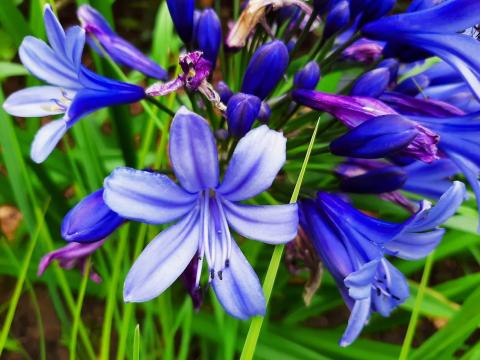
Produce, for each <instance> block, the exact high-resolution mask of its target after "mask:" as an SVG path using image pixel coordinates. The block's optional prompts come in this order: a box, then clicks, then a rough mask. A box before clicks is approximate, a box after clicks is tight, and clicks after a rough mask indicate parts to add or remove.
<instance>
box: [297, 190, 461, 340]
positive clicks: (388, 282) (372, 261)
mask: <svg viewBox="0 0 480 360" xmlns="http://www.w3.org/2000/svg"><path fill="white" fill-rule="evenodd" d="M464 197H465V186H464V185H463V184H462V183H460V182H454V184H453V185H452V186H451V187H450V189H449V190H448V191H447V192H446V193H445V194H444V195H443V196H442V197H441V198H440V200H439V201H438V203H437V204H436V206H435V207H431V204H430V203H429V202H428V201H425V200H424V201H423V202H422V203H421V205H420V210H419V211H418V212H417V213H416V214H414V215H413V216H412V217H411V218H409V219H408V220H407V221H405V222H404V223H401V224H397V223H390V222H386V221H383V220H379V219H376V218H373V217H370V216H367V215H365V214H363V213H362V212H360V211H358V210H357V209H355V208H353V207H352V206H351V205H349V204H348V203H346V202H344V201H342V200H341V199H340V198H339V197H337V196H335V195H331V194H327V193H319V194H318V196H317V198H316V199H315V200H303V201H301V202H300V213H301V214H300V223H301V226H302V228H303V229H304V230H305V231H306V232H307V234H308V235H309V237H310V239H311V240H312V242H313V244H314V246H315V248H316V250H317V252H318V254H319V256H320V258H321V260H322V262H323V264H324V265H325V266H326V267H327V269H328V270H329V271H330V273H331V274H332V276H333V277H334V279H335V281H336V282H337V285H338V287H339V290H340V292H341V294H342V296H343V298H344V300H345V302H346V304H347V306H348V307H349V308H350V310H351V314H350V319H349V321H348V325H347V328H346V330H345V332H344V334H343V337H342V339H341V340H340V345H341V346H348V345H350V344H351V343H352V342H353V341H355V339H356V338H357V337H358V336H359V334H360V332H361V331H362V329H363V327H364V326H365V324H366V322H367V321H368V319H369V318H370V315H371V313H373V312H378V313H380V314H381V315H382V316H389V314H390V313H391V312H392V311H393V310H394V309H395V308H396V307H398V306H399V305H400V304H402V303H403V302H404V301H405V300H406V299H407V298H408V296H409V289H408V284H407V281H406V279H405V277H404V276H403V274H402V273H401V272H400V271H399V270H398V269H396V268H395V267H394V266H393V265H392V264H391V263H390V262H389V261H388V260H387V258H386V256H388V255H389V256H395V257H399V258H402V259H406V260H417V259H421V258H423V257H425V256H427V255H428V254H429V253H430V252H431V251H432V250H433V249H435V247H436V246H437V245H438V243H439V242H440V240H441V239H442V237H443V234H444V230H443V229H439V228H438V226H439V225H441V224H443V223H444V222H445V221H446V220H447V219H448V218H450V217H451V216H452V215H453V214H454V213H455V211H456V209H457V208H458V207H459V206H460V204H461V203H462V202H463V200H464Z"/></svg>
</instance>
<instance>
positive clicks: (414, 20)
mask: <svg viewBox="0 0 480 360" xmlns="http://www.w3.org/2000/svg"><path fill="white" fill-rule="evenodd" d="M479 17H480V2H478V1H471V0H449V1H445V2H443V3H441V4H439V5H437V6H433V7H431V8H427V9H424V10H421V11H415V12H410V13H405V14H399V15H394V16H390V17H386V18H383V19H380V20H377V21H375V22H373V23H370V24H367V25H366V26H365V27H364V28H363V29H362V31H363V33H364V34H365V35H367V36H368V37H371V38H374V39H379V40H385V41H389V42H391V43H392V44H400V45H408V46H413V47H415V48H419V49H421V50H424V51H426V52H428V53H431V54H434V55H437V56H438V57H440V58H442V59H443V60H444V61H445V62H447V63H449V64H450V65H451V66H452V67H454V68H455V69H456V70H457V71H458V72H459V73H460V74H461V75H462V76H463V77H464V78H465V80H466V81H467V83H468V84H469V85H470V87H471V88H472V91H473V92H474V93H475V94H476V96H477V97H478V98H480V60H479V58H478V56H477V55H476V54H477V53H478V51H479V50H480V44H479V43H478V41H477V40H475V39H473V38H471V37H470V36H468V35H463V34H458V33H457V32H459V31H463V30H465V29H467V28H469V27H471V26H474V25H475V24H477V23H478V18H479Z"/></svg>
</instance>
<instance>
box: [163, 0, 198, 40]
mask: <svg viewBox="0 0 480 360" xmlns="http://www.w3.org/2000/svg"><path fill="white" fill-rule="evenodd" d="M167 5H168V11H169V12H170V16H171V17H172V21H173V25H174V26H175V29H176V30H177V33H178V35H179V36H180V38H181V39H182V40H183V42H184V43H185V44H190V42H191V41H192V36H193V13H194V11H195V1H194V0H167Z"/></svg>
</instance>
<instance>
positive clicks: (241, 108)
mask: <svg viewBox="0 0 480 360" xmlns="http://www.w3.org/2000/svg"><path fill="white" fill-rule="evenodd" d="M261 106H262V101H261V100H260V99H259V98H258V97H256V96H255V95H248V94H242V93H238V94H235V95H233V96H232V97H231V98H230V100H229V101H228V104H227V111H226V116H227V122H228V131H229V132H230V135H232V136H234V137H236V138H241V137H242V136H244V135H245V134H246V133H248V132H249V131H250V129H251V128H252V125H253V123H254V122H255V119H256V118H257V116H258V114H259V112H260V108H261Z"/></svg>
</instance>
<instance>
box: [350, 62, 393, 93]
mask: <svg viewBox="0 0 480 360" xmlns="http://www.w3.org/2000/svg"><path fill="white" fill-rule="evenodd" d="M389 83H390V70H389V69H388V68H378V69H374V70H370V71H368V72H366V73H365V74H363V75H362V76H360V77H359V78H358V79H357V81H355V84H353V88H352V90H351V91H350V95H352V96H368V97H373V98H377V97H379V96H380V95H382V94H383V93H384V92H385V90H386V89H387V87H388V84H389Z"/></svg>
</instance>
